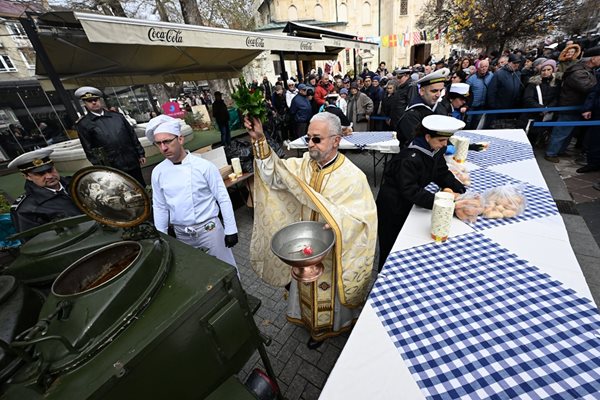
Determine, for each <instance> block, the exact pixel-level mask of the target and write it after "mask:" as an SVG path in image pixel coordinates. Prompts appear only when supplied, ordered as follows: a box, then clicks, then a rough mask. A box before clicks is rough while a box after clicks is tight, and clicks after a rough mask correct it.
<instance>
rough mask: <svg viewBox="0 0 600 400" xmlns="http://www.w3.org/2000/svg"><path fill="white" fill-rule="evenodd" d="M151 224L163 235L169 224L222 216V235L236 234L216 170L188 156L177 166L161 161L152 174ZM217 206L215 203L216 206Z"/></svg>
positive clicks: (168, 161) (224, 191) (231, 212)
mask: <svg viewBox="0 0 600 400" xmlns="http://www.w3.org/2000/svg"><path fill="white" fill-rule="evenodd" d="M152 202H153V211H154V225H155V226H156V229H158V230H159V231H161V232H163V233H166V232H167V228H168V225H169V222H170V223H171V224H173V225H182V226H190V225H194V224H200V223H202V222H204V221H206V220H208V219H210V218H214V217H216V216H217V215H219V207H220V208H221V214H222V215H223V223H224V225H225V235H233V234H234V233H237V226H236V224H235V216H234V214H233V207H232V205H231V199H230V198H229V193H227V188H226V187H225V184H224V183H223V178H222V177H221V173H220V172H219V170H218V169H217V167H216V166H215V165H214V164H213V163H211V162H210V161H207V160H205V159H203V158H201V157H199V156H196V155H194V154H190V153H189V152H188V155H187V156H186V157H185V158H184V159H183V161H182V162H181V164H177V165H176V164H173V163H172V162H171V161H170V160H168V159H165V160H163V161H162V162H161V163H160V164H158V165H157V166H156V167H155V168H154V170H153V171H152ZM217 203H218V204H217Z"/></svg>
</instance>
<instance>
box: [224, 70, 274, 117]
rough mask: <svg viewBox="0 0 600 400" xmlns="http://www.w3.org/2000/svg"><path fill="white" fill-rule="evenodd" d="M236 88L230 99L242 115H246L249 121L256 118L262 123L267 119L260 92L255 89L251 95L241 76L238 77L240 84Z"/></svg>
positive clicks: (263, 99) (265, 107) (262, 96)
mask: <svg viewBox="0 0 600 400" xmlns="http://www.w3.org/2000/svg"><path fill="white" fill-rule="evenodd" d="M237 88H238V89H237V90H236V91H235V92H233V93H232V94H231V98H232V99H233V100H235V103H236V104H237V106H238V109H239V110H240V111H241V112H242V115H244V116H246V115H247V116H248V117H249V118H250V120H251V121H252V117H254V118H258V119H259V120H260V121H261V122H263V123H264V122H265V121H266V119H267V106H266V105H265V98H264V95H263V92H262V90H260V89H257V90H255V91H254V93H251V92H250V90H248V86H247V85H246V80H245V79H244V77H243V76H240V83H239V85H238V86H237Z"/></svg>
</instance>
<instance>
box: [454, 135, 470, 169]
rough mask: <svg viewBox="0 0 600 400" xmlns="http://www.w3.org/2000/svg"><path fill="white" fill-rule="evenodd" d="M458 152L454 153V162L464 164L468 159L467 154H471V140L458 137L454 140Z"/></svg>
mask: <svg viewBox="0 0 600 400" xmlns="http://www.w3.org/2000/svg"><path fill="white" fill-rule="evenodd" d="M454 142H455V147H456V151H455V152H454V157H452V158H453V159H454V161H456V162H457V163H459V164H462V163H464V162H465V161H466V159H467V153H468V152H469V138H466V137H462V136H456V137H455V138H454Z"/></svg>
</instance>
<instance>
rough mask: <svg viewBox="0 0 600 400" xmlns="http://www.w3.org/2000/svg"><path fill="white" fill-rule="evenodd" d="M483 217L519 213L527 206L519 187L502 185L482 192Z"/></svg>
mask: <svg viewBox="0 0 600 400" xmlns="http://www.w3.org/2000/svg"><path fill="white" fill-rule="evenodd" d="M483 206H484V209H483V217H484V218H495V219H498V218H513V217H516V216H518V215H521V214H522V213H523V211H525V208H526V207H527V199H526V198H525V196H524V195H523V193H522V192H521V190H520V188H519V187H518V186H515V185H504V186H498V187H495V188H491V189H488V190H486V191H485V192H483Z"/></svg>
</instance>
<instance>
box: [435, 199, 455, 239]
mask: <svg viewBox="0 0 600 400" xmlns="http://www.w3.org/2000/svg"><path fill="white" fill-rule="evenodd" d="M453 215H454V195H453V194H452V193H444V192H438V193H436V194H435V199H434V200H433V210H432V213H431V238H432V239H433V240H435V241H436V242H444V241H446V240H447V239H448V236H449V235H450V226H451V225H452V216H453Z"/></svg>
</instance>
